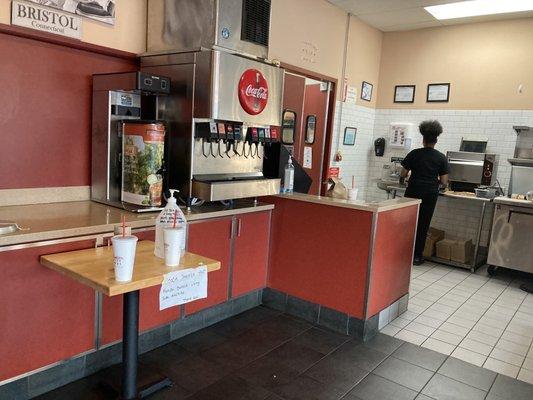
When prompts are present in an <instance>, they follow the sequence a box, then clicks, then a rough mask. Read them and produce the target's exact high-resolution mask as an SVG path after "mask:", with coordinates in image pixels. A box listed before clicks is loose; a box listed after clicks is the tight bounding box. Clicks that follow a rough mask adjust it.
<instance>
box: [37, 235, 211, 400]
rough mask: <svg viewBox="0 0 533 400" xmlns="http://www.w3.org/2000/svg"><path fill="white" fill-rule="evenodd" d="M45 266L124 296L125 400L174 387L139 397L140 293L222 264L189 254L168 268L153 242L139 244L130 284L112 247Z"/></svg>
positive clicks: (57, 258) (48, 259) (46, 261)
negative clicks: (117, 267) (120, 275)
mask: <svg viewBox="0 0 533 400" xmlns="http://www.w3.org/2000/svg"><path fill="white" fill-rule="evenodd" d="M41 264H42V265H44V266H45V267H48V268H50V269H53V270H54V271H57V272H59V273H62V274H64V275H67V276H69V277H71V278H72V279H74V280H76V281H78V282H80V283H82V284H84V285H86V286H89V287H91V288H93V289H95V290H97V291H99V292H101V293H103V294H105V295H107V296H118V295H123V296H124V309H123V316H124V318H123V339H122V341H123V343H122V388H121V398H122V399H125V400H130V399H136V398H139V397H140V398H143V397H146V396H149V395H150V394H152V393H154V392H156V391H157V390H159V389H162V388H163V387H166V386H169V385H171V384H172V382H170V380H169V379H168V378H165V379H162V380H160V381H158V382H156V383H155V384H153V385H149V386H148V387H145V388H144V389H143V390H142V392H141V393H138V389H137V362H138V344H139V290H140V289H144V288H148V287H151V286H156V285H160V284H161V283H163V279H164V275H165V274H167V273H169V272H172V271H178V270H182V269H187V268H195V267H198V266H199V265H205V266H206V267H207V271H208V272H211V271H215V270H217V269H220V262H219V261H215V260H212V259H210V258H207V257H202V256H199V255H196V254H193V253H188V252H185V253H184V254H183V256H182V257H181V262H180V265H178V266H176V267H167V266H166V265H165V262H164V260H162V259H160V258H157V257H156V256H155V255H154V242H152V241H149V240H145V241H141V242H138V243H137V252H136V254H135V267H134V270H133V279H132V280H131V281H130V282H117V281H116V280H115V273H114V267H113V249H112V248H111V247H98V248H95V249H87V250H78V251H69V252H66V253H58V254H50V255H46V256H41Z"/></svg>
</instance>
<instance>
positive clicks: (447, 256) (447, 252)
mask: <svg viewBox="0 0 533 400" xmlns="http://www.w3.org/2000/svg"><path fill="white" fill-rule="evenodd" d="M454 245H455V240H451V239H442V240H439V241H438V242H437V244H436V246H435V247H436V248H437V257H438V258H442V259H443V260H448V261H449V260H451V259H452V247H453V246H454Z"/></svg>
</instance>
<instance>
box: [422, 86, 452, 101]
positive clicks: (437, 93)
mask: <svg viewBox="0 0 533 400" xmlns="http://www.w3.org/2000/svg"><path fill="white" fill-rule="evenodd" d="M448 100H450V84H449V83H430V84H429V85H428V93H427V100H426V101H427V102H428V103H447V102H448Z"/></svg>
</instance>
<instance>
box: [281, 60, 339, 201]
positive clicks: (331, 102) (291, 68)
mask: <svg viewBox="0 0 533 400" xmlns="http://www.w3.org/2000/svg"><path fill="white" fill-rule="evenodd" d="M281 67H282V68H284V69H285V70H286V71H287V72H289V73H293V74H296V75H300V76H303V77H305V78H309V79H314V80H317V81H322V82H329V83H330V84H331V90H330V92H329V99H328V109H327V112H326V118H327V121H326V126H325V130H324V135H325V136H324V146H323V149H322V165H321V173H320V176H321V185H320V195H322V196H323V195H325V194H326V185H325V183H326V182H327V179H328V175H329V167H330V156H329V155H330V153H331V145H332V141H333V122H334V121H333V119H334V117H335V108H336V106H337V104H336V101H337V85H338V83H339V80H338V79H336V78H333V77H331V76H328V75H324V74H321V73H318V72H314V71H310V70H308V69H305V68H301V67H297V66H295V65H292V64H287V63H284V62H281Z"/></svg>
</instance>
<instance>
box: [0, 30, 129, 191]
mask: <svg viewBox="0 0 533 400" xmlns="http://www.w3.org/2000/svg"><path fill="white" fill-rule="evenodd" d="M0 54H1V55H2V57H1V61H0V76H1V77H2V79H1V82H2V87H1V91H2V95H0V110H1V112H0V132H2V149H1V150H0V155H1V156H0V171H2V174H1V176H0V189H15V188H32V187H53V186H77V185H90V166H91V148H90V147H91V91H92V88H91V75H92V74H95V73H103V72H122V71H132V70H135V69H136V65H135V62H134V61H128V60H126V59H124V58H118V57H113V56H107V55H102V54H96V53H93V52H89V51H84V50H76V49H72V48H68V47H65V46H60V45H56V44H51V43H45V42H41V41H37V40H32V39H27V38H23V37H17V36H12V35H9V34H0Z"/></svg>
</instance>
